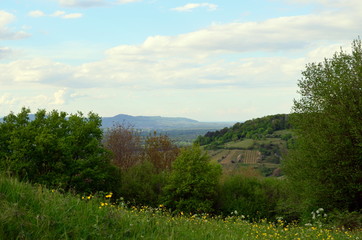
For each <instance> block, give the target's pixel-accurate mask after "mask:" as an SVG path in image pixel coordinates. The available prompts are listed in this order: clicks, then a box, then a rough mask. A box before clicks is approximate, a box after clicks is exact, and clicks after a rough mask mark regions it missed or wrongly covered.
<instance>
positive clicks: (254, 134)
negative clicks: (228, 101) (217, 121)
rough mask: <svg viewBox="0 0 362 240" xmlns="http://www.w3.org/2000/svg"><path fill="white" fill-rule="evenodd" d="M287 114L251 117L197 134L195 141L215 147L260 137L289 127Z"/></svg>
mask: <svg viewBox="0 0 362 240" xmlns="http://www.w3.org/2000/svg"><path fill="white" fill-rule="evenodd" d="M288 119H289V115H288V114H277V115H271V116H266V117H262V118H257V119H252V120H248V121H245V122H243V123H236V124H234V126H232V127H230V128H227V127H226V128H223V129H221V130H219V131H215V132H207V133H206V134H205V135H204V136H199V137H198V138H197V139H196V142H197V143H198V144H200V145H210V146H211V148H212V147H217V146H218V145H220V144H223V143H226V142H230V141H236V140H240V139H244V138H251V139H262V138H264V137H267V136H268V135H270V134H272V133H273V132H275V131H277V130H284V129H290V128H291V126H290V123H289V121H288Z"/></svg>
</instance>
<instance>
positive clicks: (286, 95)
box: [0, 0, 362, 121]
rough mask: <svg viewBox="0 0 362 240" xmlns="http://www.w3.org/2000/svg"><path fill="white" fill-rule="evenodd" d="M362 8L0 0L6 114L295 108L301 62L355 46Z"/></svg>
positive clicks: (351, 2) (183, 113)
mask: <svg viewBox="0 0 362 240" xmlns="http://www.w3.org/2000/svg"><path fill="white" fill-rule="evenodd" d="M361 12H362V1H360V0H253V1H235V0H223V1H221V0H218V1H217V0H210V1H208V0H206V1H199V2H198V1H191V2H189V1H187V0H172V1H170V0H1V3H0V116H4V115H7V114H8V113H9V112H10V111H14V112H19V111H20V109H21V107H23V106H25V107H30V108H31V109H32V111H33V112H35V111H36V110H37V109H39V108H40V109H43V108H45V109H47V110H52V109H58V110H62V111H66V112H68V113H75V112H76V111H78V110H79V111H82V112H84V113H87V112H89V111H93V112H95V113H98V114H99V115H100V116H104V117H106V116H114V115H116V114H119V113H124V114H130V115H135V116H139V115H147V116H156V115H157V116H169V117H177V116H180V117H189V118H192V119H196V120H199V121H244V120H247V119H251V118H256V117H262V116H265V115H270V114H276V113H289V112H290V110H291V106H292V104H293V99H294V98H298V94H297V90H298V88H297V81H298V79H300V78H301V71H302V70H303V69H304V68H305V64H306V63H309V62H320V61H322V60H323V58H324V57H331V56H332V55H333V53H334V52H336V51H339V49H340V47H343V49H345V50H347V51H348V49H349V47H350V44H351V42H352V41H353V39H356V38H357V37H358V36H361V34H362V24H361V22H362V14H361Z"/></svg>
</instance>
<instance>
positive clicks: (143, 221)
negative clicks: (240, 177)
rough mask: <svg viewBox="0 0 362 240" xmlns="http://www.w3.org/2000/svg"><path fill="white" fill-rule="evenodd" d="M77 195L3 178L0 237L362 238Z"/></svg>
mask: <svg viewBox="0 0 362 240" xmlns="http://www.w3.org/2000/svg"><path fill="white" fill-rule="evenodd" d="M104 196H105V194H103V195H100V196H98V197H97V196H83V198H82V197H81V196H73V195H71V194H61V193H59V192H57V191H56V190H48V189H46V188H43V187H41V186H32V185H30V184H25V183H20V182H18V181H17V180H14V179H11V178H8V177H4V176H0V209H1V214H0V239H7V240H11V239H37V240H38V239H362V234H361V231H354V232H351V231H341V230H337V229H332V230H331V229H323V228H318V227H315V226H310V227H300V226H288V225H285V223H284V222H283V221H278V222H276V223H269V222H266V221H261V222H259V223H250V222H247V221H244V220H243V219H242V218H241V217H229V218H220V217H210V216H208V215H189V216H185V215H183V214H181V215H179V216H172V215H170V214H169V213H168V212H167V211H166V210H165V209H164V208H163V207H162V206H160V207H159V208H148V207H142V208H140V209H136V208H134V207H133V208H126V207H123V206H122V205H114V204H111V203H110V202H109V200H107V199H105V198H104Z"/></svg>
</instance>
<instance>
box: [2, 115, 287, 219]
mask: <svg viewBox="0 0 362 240" xmlns="http://www.w3.org/2000/svg"><path fill="white" fill-rule="evenodd" d="M29 113H30V110H29V109H26V108H23V109H22V111H21V112H20V113H18V114H14V113H10V114H9V115H8V116H6V117H4V119H3V122H1V123H0V132H1V135H0V146H1V149H0V170H1V172H5V173H6V174H7V175H9V176H12V177H17V178H19V179H20V180H23V181H28V182H31V183H33V184H42V185H44V186H47V187H48V188H49V189H58V190H59V191H63V192H69V191H70V192H73V193H74V194H81V195H84V194H87V195H88V194H96V193H97V192H112V193H113V196H114V199H117V198H118V199H120V198H122V199H124V200H125V201H126V202H128V203H129V204H131V205H147V206H153V207H158V206H160V205H162V206H164V207H166V208H168V209H170V210H171V211H172V212H175V213H177V212H183V213H185V214H194V213H213V214H221V215H225V216H226V215H230V214H231V212H233V214H235V213H236V212H239V213H240V214H242V215H245V217H246V218H249V219H257V218H258V219H259V218H273V216H275V215H276V214H277V212H276V206H277V205H278V201H279V196H281V195H283V194H282V193H281V188H280V184H281V183H282V182H280V181H279V180H277V179H275V180H265V181H264V180H262V179H258V178H247V177H245V176H244V175H243V171H236V172H234V173H227V174H223V173H222V169H221V165H219V164H217V163H211V162H210V157H209V156H208V155H207V154H206V153H205V152H203V151H202V150H201V148H200V147H199V146H198V145H194V146H192V147H188V148H183V149H180V148H178V147H177V146H176V145H175V144H174V143H173V142H172V141H171V140H170V139H169V137H167V136H165V135H158V134H156V133H153V134H151V135H149V136H148V137H147V138H146V139H145V140H141V136H140V134H139V132H138V131H136V130H134V129H133V128H132V127H129V126H125V125H115V126H114V127H113V128H111V129H108V130H107V131H105V132H102V130H101V129H100V126H101V121H100V117H99V116H97V115H96V114H94V113H90V114H89V115H88V116H87V117H85V116H84V115H83V114H81V113H77V114H71V115H67V114H66V113H65V112H58V111H52V112H50V113H46V111H45V110H39V111H38V112H37V113H36V114H35V116H34V119H33V120H30V119H29ZM271 196H278V197H271ZM283 196H285V194H284V195H283Z"/></svg>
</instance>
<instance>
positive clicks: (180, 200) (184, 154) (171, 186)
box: [164, 145, 221, 213]
mask: <svg viewBox="0 0 362 240" xmlns="http://www.w3.org/2000/svg"><path fill="white" fill-rule="evenodd" d="M220 175H221V166H220V165H219V164H212V163H211V162H210V157H209V156H208V155H207V154H206V153H203V152H202V151H201V149H200V147H199V146H197V145H194V146H192V147H190V148H186V149H183V150H182V151H181V153H180V155H179V156H178V157H177V158H176V160H175V162H174V163H173V165H172V171H171V175H170V178H169V183H168V184H167V185H166V186H165V194H164V205H165V206H166V207H168V208H171V209H172V210H174V211H176V212H181V211H183V212H187V213H196V212H213V211H214V205H215V199H216V194H217V192H216V187H217V184H218V181H219V177H220Z"/></svg>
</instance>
